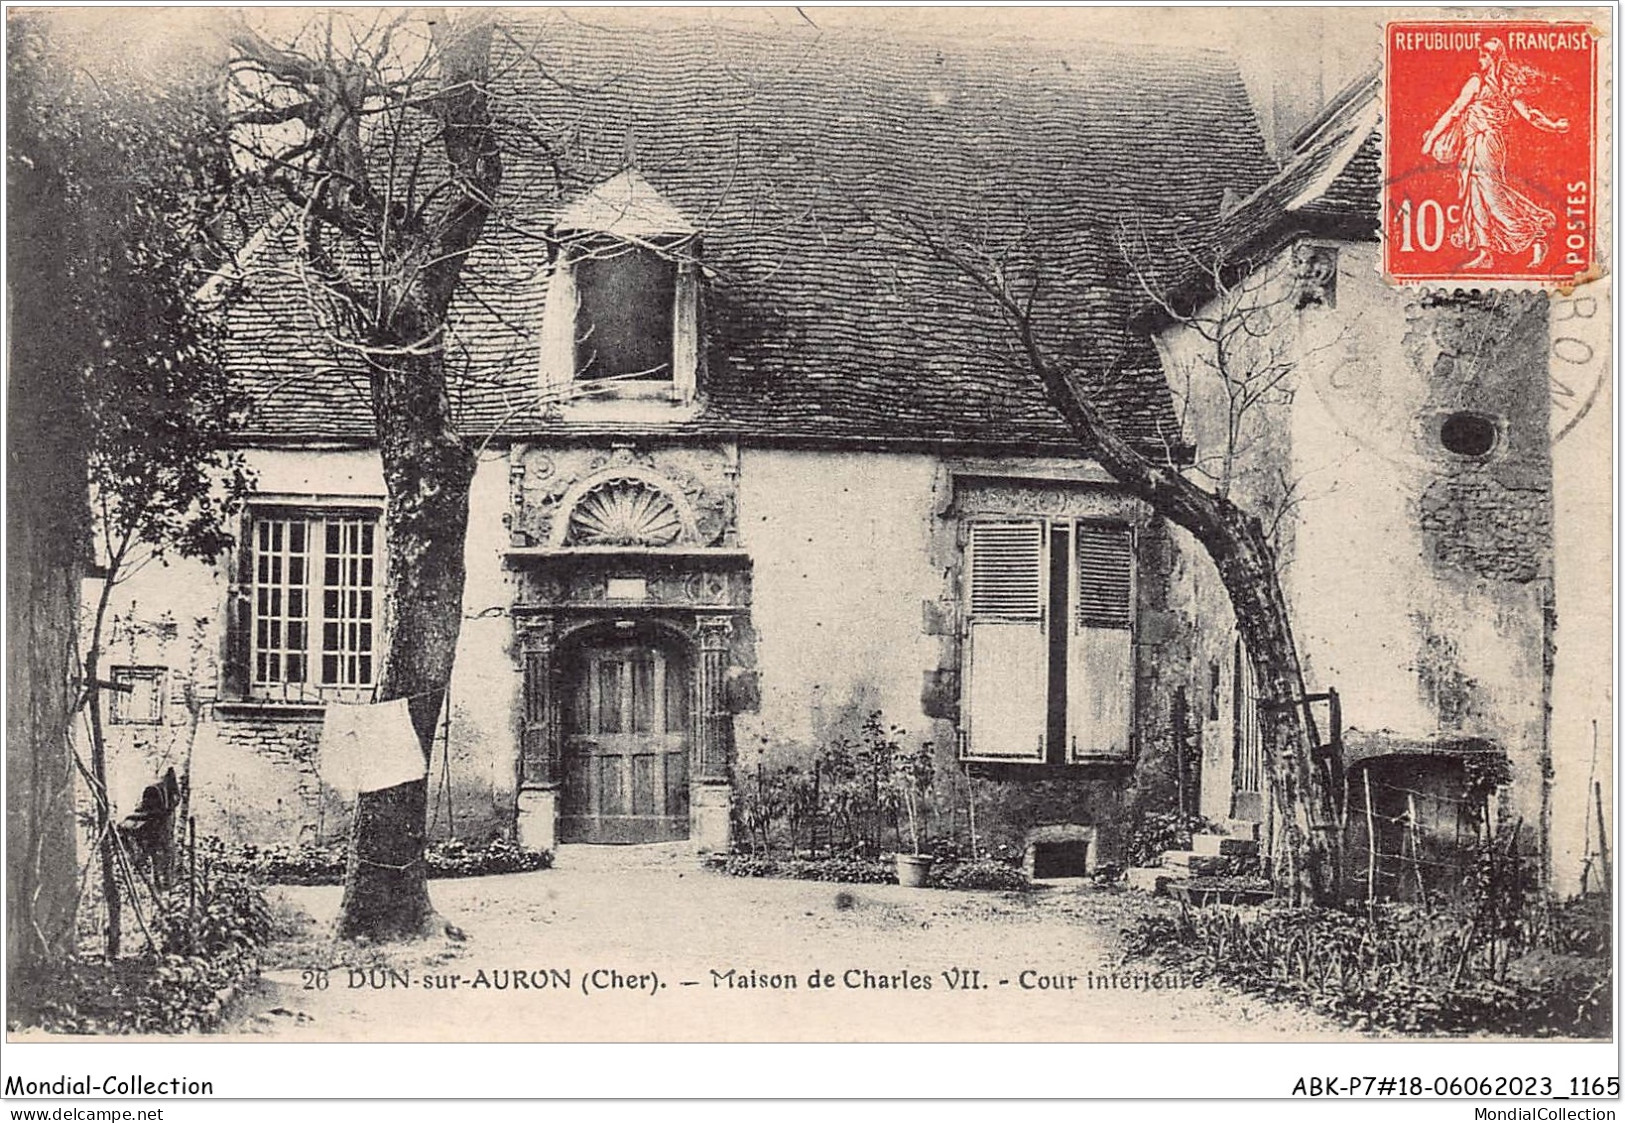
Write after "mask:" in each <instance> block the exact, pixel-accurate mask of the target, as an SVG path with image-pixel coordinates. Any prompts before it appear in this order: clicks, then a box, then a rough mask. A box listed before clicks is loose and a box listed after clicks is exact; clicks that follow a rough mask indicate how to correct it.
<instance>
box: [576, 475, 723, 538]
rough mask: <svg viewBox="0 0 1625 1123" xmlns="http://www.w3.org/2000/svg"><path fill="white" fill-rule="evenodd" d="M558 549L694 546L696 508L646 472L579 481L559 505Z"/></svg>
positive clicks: (675, 489)
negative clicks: (689, 544) (577, 547)
mask: <svg viewBox="0 0 1625 1123" xmlns="http://www.w3.org/2000/svg"><path fill="white" fill-rule="evenodd" d="M559 510H560V511H561V512H562V513H563V517H562V518H558V519H555V520H554V523H553V543H552V544H553V545H554V546H627V547H659V546H673V545H676V544H678V543H680V542H695V541H697V540H698V537H699V535H698V531H697V529H696V524H695V516H694V510H693V507H692V506H691V505H690V504H689V502H688V499H687V497H686V496H684V495H683V493H682V490H681V489H680V488H678V487H677V485H676V484H674V483H672V482H671V481H670V480H666V479H663V478H661V477H660V476H658V475H656V474H655V473H653V472H650V471H648V470H646V469H642V468H638V467H634V466H617V467H614V468H610V469H607V470H605V471H602V472H597V473H595V474H593V475H592V476H589V477H588V478H587V479H585V480H582V481H580V482H579V483H577V484H576V486H575V487H572V488H571V489H570V491H569V492H568V493H567V494H566V495H564V496H563V497H562V498H561V499H560V501H559Z"/></svg>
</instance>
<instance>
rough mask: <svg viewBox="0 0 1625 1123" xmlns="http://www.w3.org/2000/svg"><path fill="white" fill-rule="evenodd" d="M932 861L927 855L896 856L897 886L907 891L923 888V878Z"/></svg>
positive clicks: (929, 870)
mask: <svg viewBox="0 0 1625 1123" xmlns="http://www.w3.org/2000/svg"><path fill="white" fill-rule="evenodd" d="M934 861H936V859H935V858H933V857H932V856H931V855H929V854H899V855H897V884H899V885H901V886H903V887H904V888H907V889H923V888H925V877H926V874H928V873H930V872H931V863H932V862H934Z"/></svg>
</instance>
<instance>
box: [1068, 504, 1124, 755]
mask: <svg viewBox="0 0 1625 1123" xmlns="http://www.w3.org/2000/svg"><path fill="white" fill-rule="evenodd" d="M1073 542H1075V543H1076V545H1075V547H1074V554H1075V559H1076V560H1075V562H1074V565H1073V573H1074V577H1075V584H1074V586H1073V613H1072V617H1073V619H1072V625H1073V628H1072V635H1071V636H1070V637H1069V638H1070V641H1071V642H1070V643H1068V645H1067V721H1066V724H1067V759H1069V760H1098V759H1101V758H1112V759H1120V758H1125V757H1127V756H1129V754H1130V753H1131V752H1132V751H1133V741H1132V735H1131V734H1132V726H1133V714H1134V643H1133V636H1134V632H1133V623H1134V535H1133V532H1132V531H1131V530H1130V529H1129V528H1128V527H1126V526H1120V525H1111V524H1104V523H1085V522H1080V523H1078V524H1077V525H1076V527H1075V528H1074V532H1073Z"/></svg>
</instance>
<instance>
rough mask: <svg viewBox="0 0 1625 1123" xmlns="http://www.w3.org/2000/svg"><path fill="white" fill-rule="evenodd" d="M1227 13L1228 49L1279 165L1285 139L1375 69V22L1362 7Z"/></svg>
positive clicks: (1378, 43) (1378, 36)
mask: <svg viewBox="0 0 1625 1123" xmlns="http://www.w3.org/2000/svg"><path fill="white" fill-rule="evenodd" d="M1234 14H1235V19H1234V22H1233V23H1232V24H1231V27H1232V38H1231V42H1230V44H1229V46H1230V52H1231V54H1232V55H1233V56H1234V57H1235V59H1236V64H1237V65H1238V66H1239V67H1240V69H1241V77H1242V81H1243V82H1244V83H1245V84H1246V86H1247V96H1248V98H1249V99H1250V100H1251V101H1252V103H1253V111H1254V112H1255V113H1256V114H1257V115H1258V122H1259V126H1260V128H1261V129H1262V130H1263V133H1264V140H1265V143H1266V144H1267V145H1268V146H1269V150H1270V155H1272V156H1274V157H1275V159H1276V160H1277V161H1278V162H1280V163H1285V162H1286V161H1287V159H1288V158H1289V157H1290V156H1291V154H1292V138H1293V137H1294V136H1296V135H1297V134H1298V132H1299V131H1300V130H1301V129H1302V128H1303V127H1304V126H1305V125H1307V124H1308V123H1309V122H1311V121H1313V120H1314V119H1315V117H1316V116H1317V115H1318V114H1319V113H1320V111H1321V110H1322V109H1324V108H1325V107H1326V103H1327V102H1328V101H1329V100H1331V99H1332V98H1333V97H1335V96H1337V94H1338V93H1340V92H1341V91H1342V90H1343V88H1344V87H1345V86H1347V85H1348V84H1349V83H1350V82H1352V81H1354V80H1355V79H1356V78H1358V77H1360V76H1361V75H1362V74H1364V73H1365V72H1367V71H1368V70H1370V69H1371V68H1373V67H1374V66H1375V65H1376V63H1377V61H1378V55H1379V53H1380V51H1381V49H1382V26H1381V20H1380V19H1379V18H1377V17H1376V15H1375V14H1374V12H1373V10H1372V9H1361V8H1238V9H1234Z"/></svg>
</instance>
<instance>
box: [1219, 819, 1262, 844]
mask: <svg viewBox="0 0 1625 1123" xmlns="http://www.w3.org/2000/svg"><path fill="white" fill-rule="evenodd" d="M1259 826H1260V824H1258V823H1257V822H1255V821H1253V820H1252V819H1226V820H1225V821H1224V833H1225V834H1227V835H1229V836H1230V837H1231V838H1248V839H1252V840H1253V841H1254V842H1257V841H1258V836H1259V833H1260V832H1259Z"/></svg>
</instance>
